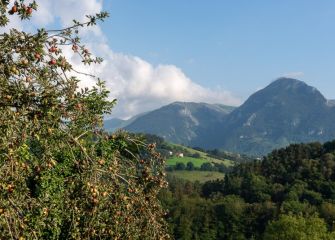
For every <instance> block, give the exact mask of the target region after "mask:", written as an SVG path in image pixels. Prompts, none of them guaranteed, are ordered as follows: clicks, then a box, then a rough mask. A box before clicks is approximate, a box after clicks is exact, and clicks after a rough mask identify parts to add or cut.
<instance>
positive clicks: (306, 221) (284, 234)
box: [264, 215, 335, 240]
mask: <svg viewBox="0 0 335 240" xmlns="http://www.w3.org/2000/svg"><path fill="white" fill-rule="evenodd" d="M334 237H335V234H334V232H332V233H330V232H328V230H327V225H326V224H325V222H324V220H322V219H320V218H318V217H315V216H312V217H309V218H304V217H302V216H294V215H281V216H280V218H279V219H278V220H277V221H273V222H271V223H270V224H269V225H268V227H267V228H266V231H265V233H264V240H277V239H278V240H330V239H334Z"/></svg>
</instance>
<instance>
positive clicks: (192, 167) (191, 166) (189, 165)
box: [186, 162, 194, 171]
mask: <svg viewBox="0 0 335 240" xmlns="http://www.w3.org/2000/svg"><path fill="white" fill-rule="evenodd" d="M186 170H188V171H193V170H194V164H193V162H188V163H187V164H186Z"/></svg>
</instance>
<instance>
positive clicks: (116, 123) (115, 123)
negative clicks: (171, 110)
mask: <svg viewBox="0 0 335 240" xmlns="http://www.w3.org/2000/svg"><path fill="white" fill-rule="evenodd" d="M145 114H146V113H140V114H138V115H135V116H134V117H131V118H129V119H127V120H123V119H120V118H111V119H107V120H105V121H104V128H105V130H106V131H108V132H114V131H116V130H118V129H123V128H125V127H126V126H128V125H129V124H131V123H132V122H134V121H135V120H136V119H137V118H139V117H141V116H143V115H145Z"/></svg>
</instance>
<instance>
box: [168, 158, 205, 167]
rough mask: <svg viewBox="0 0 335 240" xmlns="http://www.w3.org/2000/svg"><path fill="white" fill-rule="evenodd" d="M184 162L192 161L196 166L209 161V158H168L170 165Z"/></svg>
mask: <svg viewBox="0 0 335 240" xmlns="http://www.w3.org/2000/svg"><path fill="white" fill-rule="evenodd" d="M178 162H179V163H184V164H185V165H186V164H187V163H188V162H192V163H193V164H194V166H195V167H201V165H202V164H203V163H206V162H209V161H208V160H207V159H202V158H193V157H172V158H169V159H167V161H166V164H167V165H168V166H174V165H176V164H177V163H178Z"/></svg>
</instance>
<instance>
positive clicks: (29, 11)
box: [26, 7, 33, 15]
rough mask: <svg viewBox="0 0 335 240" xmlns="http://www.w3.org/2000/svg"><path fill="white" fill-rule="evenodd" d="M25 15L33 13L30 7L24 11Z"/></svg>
mask: <svg viewBox="0 0 335 240" xmlns="http://www.w3.org/2000/svg"><path fill="white" fill-rule="evenodd" d="M26 13H27V14H28V15H31V14H32V13H33V9H32V8H31V7H28V8H27V10H26Z"/></svg>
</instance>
